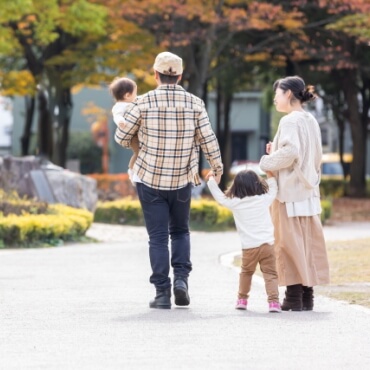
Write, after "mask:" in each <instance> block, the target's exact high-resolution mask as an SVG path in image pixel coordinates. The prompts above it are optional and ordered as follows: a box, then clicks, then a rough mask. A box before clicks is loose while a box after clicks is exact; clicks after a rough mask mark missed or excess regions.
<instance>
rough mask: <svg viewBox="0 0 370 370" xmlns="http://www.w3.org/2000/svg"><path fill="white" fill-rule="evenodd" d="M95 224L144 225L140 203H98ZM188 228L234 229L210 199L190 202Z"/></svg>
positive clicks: (327, 207) (325, 204)
mask: <svg viewBox="0 0 370 370" xmlns="http://www.w3.org/2000/svg"><path fill="white" fill-rule="evenodd" d="M321 205H322V209H323V212H322V214H321V219H322V221H323V222H324V221H325V220H326V219H328V218H329V217H330V214H331V201H329V200H325V201H322V202H321ZM94 221H95V222H101V223H108V224H121V225H135V226H142V225H144V217H143V213H142V210H141V205H140V202H139V201H138V200H136V199H132V198H124V199H121V200H116V201H112V202H100V203H98V206H97V208H96V210H95V215H94ZM190 226H191V228H192V229H194V230H207V231H213V230H215V231H216V230H217V231H221V230H228V229H233V228H235V224H234V218H233V215H232V212H231V211H230V210H229V209H227V208H225V207H222V206H220V205H219V204H218V203H217V202H215V201H214V200H211V199H205V198H203V199H199V200H194V199H193V200H192V202H191V209H190Z"/></svg>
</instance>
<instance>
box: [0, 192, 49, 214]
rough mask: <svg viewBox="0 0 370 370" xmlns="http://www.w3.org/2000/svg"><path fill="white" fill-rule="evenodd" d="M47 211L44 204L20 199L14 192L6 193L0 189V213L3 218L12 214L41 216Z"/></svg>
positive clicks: (46, 205) (46, 206)
mask: <svg viewBox="0 0 370 370" xmlns="http://www.w3.org/2000/svg"><path fill="white" fill-rule="evenodd" d="M47 210H48V204H47V203H46V202H39V201H36V200H33V199H27V198H20V197H19V196H18V194H17V193H16V192H11V193H6V192H5V191H4V190H2V189H0V213H2V214H3V215H4V216H7V215H10V214H14V215H21V214H23V213H27V214H43V213H46V212H47Z"/></svg>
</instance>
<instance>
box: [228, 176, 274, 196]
mask: <svg viewBox="0 0 370 370" xmlns="http://www.w3.org/2000/svg"><path fill="white" fill-rule="evenodd" d="M268 191H269V186H268V184H267V182H266V181H265V180H264V179H263V178H262V177H260V176H258V175H257V174H256V173H255V172H254V171H251V170H244V171H240V172H238V173H237V175H236V176H235V179H234V181H233V183H232V184H231V186H230V187H229V189H227V190H226V191H225V195H226V196H227V197H228V198H240V199H243V198H244V197H250V196H253V195H261V194H265V193H267V192H268Z"/></svg>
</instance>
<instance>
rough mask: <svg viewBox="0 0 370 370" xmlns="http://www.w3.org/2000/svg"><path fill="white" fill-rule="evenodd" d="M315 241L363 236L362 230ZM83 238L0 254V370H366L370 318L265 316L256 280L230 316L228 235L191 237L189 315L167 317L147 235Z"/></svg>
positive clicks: (106, 231) (109, 233)
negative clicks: (245, 306)
mask: <svg viewBox="0 0 370 370" xmlns="http://www.w3.org/2000/svg"><path fill="white" fill-rule="evenodd" d="M324 231H325V235H326V238H327V239H328V240H329V239H330V240H343V239H355V238H363V237H370V223H346V224H333V225H328V226H325V228H324ZM88 235H90V236H94V237H96V238H97V239H99V240H102V241H103V242H101V243H92V244H84V245H70V246H65V247H56V248H46V249H30V250H24V249H23V250H2V251H0V369H1V370H3V369H4V370H8V369H9V370H11V369H17V370H18V369H89V370H91V369H128V370H131V369H135V370H136V369H158V370H167V369H168V370H170V369H171V370H172V369H194V370H197V369H211V368H212V369H266V370H270V369H271V370H272V369H346V370H347V369H360V370H361V369H364V370H365V369H370V350H369V348H370V310H368V309H365V308H362V307H359V306H355V305H349V304H346V303H344V302H339V301H334V300H330V299H328V298H325V297H321V296H318V297H317V298H316V301H315V310H314V311H312V312H283V313H281V314H271V313H268V312H267V302H266V295H265V293H264V286H263V282H262V281H261V279H259V278H257V277H256V279H255V280H254V282H253V287H252V293H251V297H250V300H249V310H248V311H246V312H241V311H237V310H235V309H234V303H235V298H236V291H237V285H238V269H236V268H235V267H232V266H231V265H230V261H231V257H232V256H233V255H234V254H235V253H236V252H239V239H238V236H237V234H236V233H235V232H222V233H203V232H194V233H192V260H193V267H194V270H193V272H192V274H191V278H190V295H191V305H190V306H189V308H176V307H175V306H173V309H172V310H151V309H149V307H148V301H149V300H150V299H151V298H152V297H153V295H154V290H153V287H152V286H151V285H150V284H149V282H148V278H149V275H150V267H149V261H148V255H147V254H148V253H147V252H148V251H147V236H146V232H145V230H144V228H142V227H139V228H135V227H125V226H109V225H101V224H94V225H93V226H92V228H91V229H90V230H89V232H88ZM281 293H283V290H281ZM281 296H282V295H281Z"/></svg>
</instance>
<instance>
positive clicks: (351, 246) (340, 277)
mask: <svg viewBox="0 0 370 370" xmlns="http://www.w3.org/2000/svg"><path fill="white" fill-rule="evenodd" d="M327 249H328V257H329V263H330V277H331V284H348V283H370V239H359V240H345V241H339V242H328V243H327Z"/></svg>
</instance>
